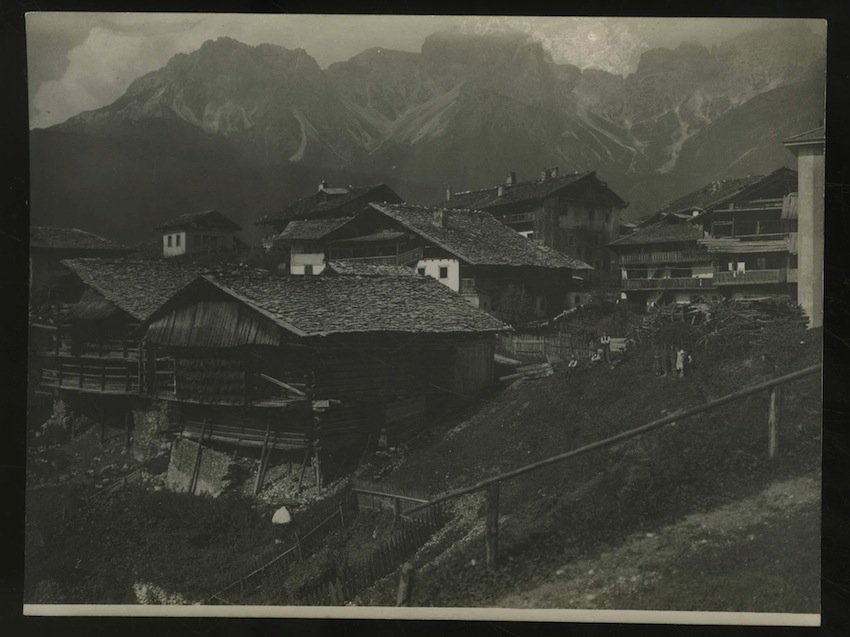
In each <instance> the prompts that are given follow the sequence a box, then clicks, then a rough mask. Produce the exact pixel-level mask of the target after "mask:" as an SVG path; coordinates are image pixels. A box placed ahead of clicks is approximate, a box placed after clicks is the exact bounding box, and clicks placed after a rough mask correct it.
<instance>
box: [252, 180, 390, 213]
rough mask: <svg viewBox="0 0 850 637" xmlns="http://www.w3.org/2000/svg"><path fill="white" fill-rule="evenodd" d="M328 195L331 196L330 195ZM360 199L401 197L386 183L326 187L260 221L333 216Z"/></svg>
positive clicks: (376, 199) (382, 199) (366, 201)
mask: <svg viewBox="0 0 850 637" xmlns="http://www.w3.org/2000/svg"><path fill="white" fill-rule="evenodd" d="M328 195H331V196H330V197H328ZM358 200H363V202H364V205H365V204H366V203H368V202H369V201H391V202H396V201H401V197H399V196H398V195H397V194H396V193H395V192H393V191H392V189H391V188H390V187H389V186H387V185H386V184H371V185H367V186H349V187H348V188H325V189H324V190H323V191H319V192H316V193H314V194H312V195H309V196H307V197H302V198H301V199H298V200H297V201H294V202H293V203H291V204H290V205H289V206H287V207H286V209H285V210H284V211H283V212H282V213H281V214H278V215H268V216H266V217H263V218H262V219H259V220H258V223H276V222H278V223H283V222H285V221H287V220H289V219H305V218H308V217H328V216H333V213H334V211H337V210H340V209H342V208H345V207H346V206H349V205H350V204H355V203H356V202H357V201H358ZM352 212H356V211H352ZM337 216H339V215H337Z"/></svg>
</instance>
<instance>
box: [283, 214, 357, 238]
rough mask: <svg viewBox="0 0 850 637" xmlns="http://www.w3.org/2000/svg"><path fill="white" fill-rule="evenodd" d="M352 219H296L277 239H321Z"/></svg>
mask: <svg viewBox="0 0 850 637" xmlns="http://www.w3.org/2000/svg"><path fill="white" fill-rule="evenodd" d="M352 218H353V217H340V218H335V219H297V220H295V221H290V222H289V223H288V224H287V226H286V227H285V228H284V229H283V231H282V232H281V233H280V234H279V235H277V239H280V240H286V239H290V240H292V239H296V240H299V239H300V240H309V239H321V238H322V237H324V236H325V235H326V234H328V233H329V232H331V231H333V230H336V229H337V228H339V227H340V226H341V225H342V224H344V223H346V222H347V221H351V219H352Z"/></svg>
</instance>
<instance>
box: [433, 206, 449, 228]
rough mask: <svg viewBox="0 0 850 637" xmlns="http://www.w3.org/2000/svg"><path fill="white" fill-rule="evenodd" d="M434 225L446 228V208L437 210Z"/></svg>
mask: <svg viewBox="0 0 850 637" xmlns="http://www.w3.org/2000/svg"><path fill="white" fill-rule="evenodd" d="M434 225H435V226H442V227H444V226H445V225H446V209H445V208H438V209H437V210H435V211H434Z"/></svg>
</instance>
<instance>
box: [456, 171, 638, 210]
mask: <svg viewBox="0 0 850 637" xmlns="http://www.w3.org/2000/svg"><path fill="white" fill-rule="evenodd" d="M591 178H592V179H596V172H595V171H590V172H577V173H571V174H567V175H561V176H559V177H550V178H548V179H546V180H545V181H523V182H519V183H517V184H513V185H511V186H507V185H505V186H492V187H490V188H483V189H481V190H469V191H466V192H458V193H454V194H452V197H451V199H450V200H448V201H446V202H445V204H444V205H445V206H446V207H449V208H471V209H475V210H488V209H490V208H496V207H499V206H507V205H512V204H516V203H519V202H523V201H542V200H543V199H546V198H547V197H550V196H552V195H553V194H555V193H556V192H558V191H560V190H563V189H568V188H569V187H571V186H573V184H576V183H578V182H580V181H582V180H584V179H591ZM600 183H601V182H600ZM500 188H501V189H502V195H501V196H499V189H500ZM604 188H605V189H606V190H607V191H608V193H607V194H608V197H609V198H610V199H611V204H612V205H613V206H614V207H625V206H626V205H627V204H626V202H625V201H623V200H622V199H621V198H620V197H619V196H618V195H617V194H616V193H614V191H613V190H611V189H610V188H608V187H607V185H605V186H604Z"/></svg>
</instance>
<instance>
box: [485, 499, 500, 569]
mask: <svg viewBox="0 0 850 637" xmlns="http://www.w3.org/2000/svg"><path fill="white" fill-rule="evenodd" d="M484 534H485V535H484V539H485V544H486V550H487V567H488V568H491V569H495V568H496V566H497V565H498V562H499V483H498V482H493V483H491V484H489V485H488V486H487V521H486V526H485V529H484Z"/></svg>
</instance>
